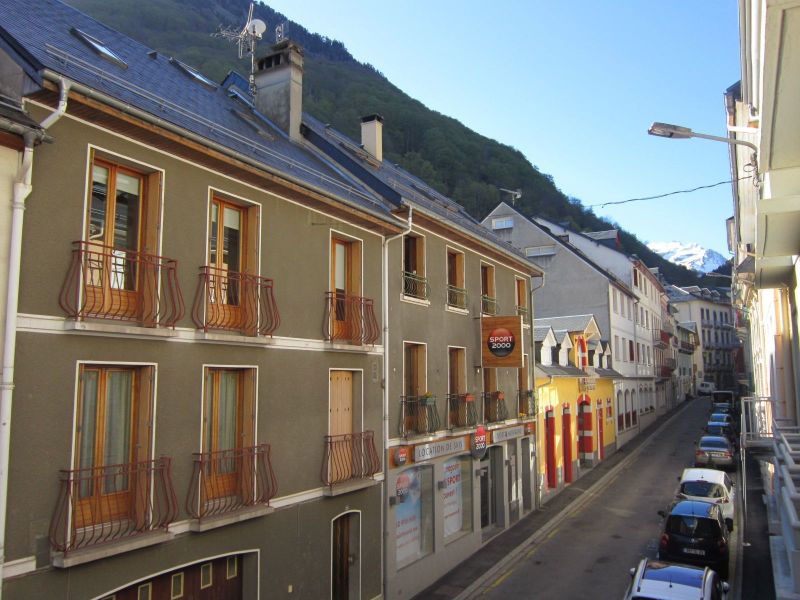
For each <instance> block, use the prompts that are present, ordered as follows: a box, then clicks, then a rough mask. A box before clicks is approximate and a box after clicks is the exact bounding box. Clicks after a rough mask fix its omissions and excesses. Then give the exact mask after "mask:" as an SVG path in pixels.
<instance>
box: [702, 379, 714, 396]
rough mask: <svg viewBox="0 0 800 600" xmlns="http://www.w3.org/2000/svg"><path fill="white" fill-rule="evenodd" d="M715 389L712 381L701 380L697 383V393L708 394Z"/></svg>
mask: <svg viewBox="0 0 800 600" xmlns="http://www.w3.org/2000/svg"><path fill="white" fill-rule="evenodd" d="M716 389H717V386H716V385H715V384H714V382H713V381H701V382H700V383H698V384H697V395H698V396H710V395H711V394H712V393H713V392H714V390H716Z"/></svg>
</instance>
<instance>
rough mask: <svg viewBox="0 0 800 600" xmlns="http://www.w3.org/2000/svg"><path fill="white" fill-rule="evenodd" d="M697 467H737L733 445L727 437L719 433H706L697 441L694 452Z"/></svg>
mask: <svg viewBox="0 0 800 600" xmlns="http://www.w3.org/2000/svg"><path fill="white" fill-rule="evenodd" d="M694 466H695V467H711V468H719V469H733V468H735V467H736V461H735V459H734V453H733V446H732V445H731V443H730V442H729V441H728V439H727V438H725V437H722V436H719V435H704V436H703V437H701V438H700V441H699V442H697V449H696V450H695V452H694Z"/></svg>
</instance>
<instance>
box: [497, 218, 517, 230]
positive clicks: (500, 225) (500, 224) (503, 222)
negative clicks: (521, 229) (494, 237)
mask: <svg viewBox="0 0 800 600" xmlns="http://www.w3.org/2000/svg"><path fill="white" fill-rule="evenodd" d="M512 227H514V217H499V218H496V219H492V229H495V230H497V229H511V228H512Z"/></svg>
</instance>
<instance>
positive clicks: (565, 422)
mask: <svg viewBox="0 0 800 600" xmlns="http://www.w3.org/2000/svg"><path fill="white" fill-rule="evenodd" d="M561 433H562V448H563V450H564V483H571V482H572V415H571V414H570V410H569V406H565V407H564V414H563V419H562V421H561Z"/></svg>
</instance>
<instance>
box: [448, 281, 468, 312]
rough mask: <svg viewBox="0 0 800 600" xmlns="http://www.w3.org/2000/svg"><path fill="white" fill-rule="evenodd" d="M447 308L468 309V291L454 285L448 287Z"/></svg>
mask: <svg viewBox="0 0 800 600" xmlns="http://www.w3.org/2000/svg"><path fill="white" fill-rule="evenodd" d="M447 306H452V307H453V308H461V309H464V310H466V308H467V290H465V289H464V288H460V287H456V286H454V285H449V284H448V285H447Z"/></svg>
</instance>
